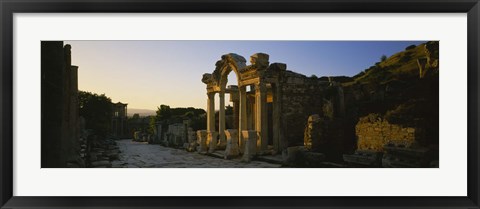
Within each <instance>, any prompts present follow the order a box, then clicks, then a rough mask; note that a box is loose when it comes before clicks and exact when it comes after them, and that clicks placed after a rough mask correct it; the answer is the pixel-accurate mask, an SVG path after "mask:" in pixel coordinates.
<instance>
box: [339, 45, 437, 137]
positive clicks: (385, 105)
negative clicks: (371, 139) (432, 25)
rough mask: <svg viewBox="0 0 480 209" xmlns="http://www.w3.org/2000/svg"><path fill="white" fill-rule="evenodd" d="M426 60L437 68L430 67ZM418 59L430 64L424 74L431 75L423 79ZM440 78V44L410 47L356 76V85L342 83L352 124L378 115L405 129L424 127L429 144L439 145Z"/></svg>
mask: <svg viewBox="0 0 480 209" xmlns="http://www.w3.org/2000/svg"><path fill="white" fill-rule="evenodd" d="M426 44H427V47H426ZM426 48H430V49H431V48H433V49H434V50H432V49H431V50H426ZM427 57H428V58H429V59H428V60H430V61H431V62H432V63H433V61H435V63H436V64H432V65H430V63H429V62H427ZM419 59H420V60H424V61H425V62H426V63H427V64H426V65H425V67H424V70H425V69H426V70H428V72H429V73H428V74H426V75H427V76H425V77H423V78H420V70H419V65H418V63H417V60H419ZM432 66H433V67H432ZM432 72H433V73H432ZM438 75H439V74H438V42H427V43H424V44H420V45H418V46H409V47H407V48H406V49H405V50H404V51H401V52H398V53H396V54H394V55H392V56H390V57H388V58H386V59H385V60H383V61H381V62H378V63H376V64H375V65H373V66H371V67H370V68H368V69H365V70H364V71H362V72H360V73H359V74H357V75H355V76H354V77H353V81H350V82H344V83H342V85H343V87H344V89H345V100H346V110H347V113H348V115H349V117H351V118H352V119H353V121H358V118H360V117H364V116H366V115H369V114H371V113H376V114H379V115H381V116H382V117H384V118H385V119H386V120H388V121H389V122H391V123H396V124H401V125H404V126H417V125H418V123H422V124H420V125H422V126H424V127H425V129H426V131H427V135H429V136H430V137H429V139H428V142H426V143H428V144H432V143H436V142H435V140H438V115H439V113H438V107H439V100H438V96H439V86H438V81H439V77H438Z"/></svg>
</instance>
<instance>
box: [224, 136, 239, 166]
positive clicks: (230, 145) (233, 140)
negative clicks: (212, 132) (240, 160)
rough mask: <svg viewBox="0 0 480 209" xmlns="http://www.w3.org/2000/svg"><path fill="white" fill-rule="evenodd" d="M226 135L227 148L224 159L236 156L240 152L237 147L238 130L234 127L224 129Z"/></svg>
mask: <svg viewBox="0 0 480 209" xmlns="http://www.w3.org/2000/svg"><path fill="white" fill-rule="evenodd" d="M225 136H226V137H227V148H226V149H225V159H230V158H234V157H237V156H238V155H239V154H240V150H239V147H238V131H237V130H236V129H227V130H225Z"/></svg>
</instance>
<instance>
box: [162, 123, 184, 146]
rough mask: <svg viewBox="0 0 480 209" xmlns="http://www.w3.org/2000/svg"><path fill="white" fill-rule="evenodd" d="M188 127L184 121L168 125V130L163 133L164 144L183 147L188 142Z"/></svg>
mask: <svg viewBox="0 0 480 209" xmlns="http://www.w3.org/2000/svg"><path fill="white" fill-rule="evenodd" d="M187 131H188V128H187V126H186V124H184V123H176V124H171V125H168V131H167V132H166V133H165V137H164V140H165V141H166V142H165V145H167V146H171V147H183V144H184V143H186V142H188V138H187V137H188V135H187V133H188V132H187Z"/></svg>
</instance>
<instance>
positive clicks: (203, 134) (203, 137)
mask: <svg viewBox="0 0 480 209" xmlns="http://www.w3.org/2000/svg"><path fill="white" fill-rule="evenodd" d="M197 143H198V147H197V151H198V152H199V153H206V152H207V131H206V130H199V131H197Z"/></svg>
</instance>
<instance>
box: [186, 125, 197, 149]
mask: <svg viewBox="0 0 480 209" xmlns="http://www.w3.org/2000/svg"><path fill="white" fill-rule="evenodd" d="M187 139H188V142H187V143H186V144H187V147H186V149H187V151H189V152H194V151H195V150H196V148H197V139H196V133H195V131H193V130H192V129H191V128H189V130H188V136H187Z"/></svg>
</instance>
